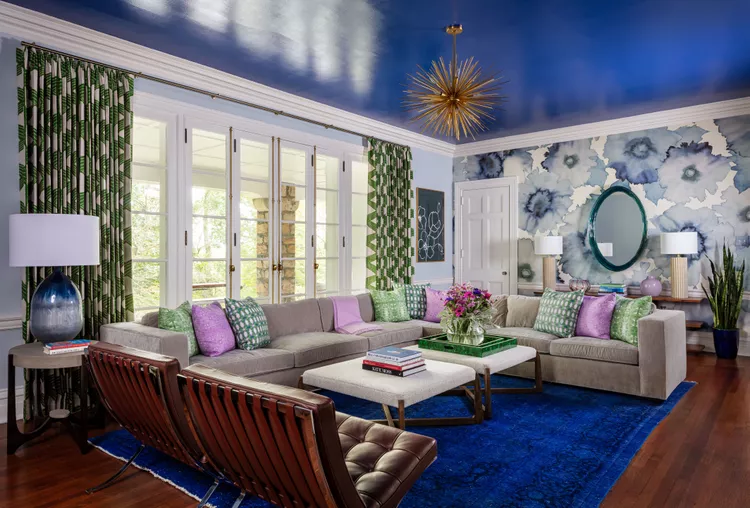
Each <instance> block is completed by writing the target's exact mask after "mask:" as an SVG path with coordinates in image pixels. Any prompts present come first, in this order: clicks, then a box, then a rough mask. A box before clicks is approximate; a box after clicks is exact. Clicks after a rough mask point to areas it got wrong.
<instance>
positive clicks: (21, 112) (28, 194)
mask: <svg viewBox="0 0 750 508" xmlns="http://www.w3.org/2000/svg"><path fill="white" fill-rule="evenodd" d="M16 60H17V66H16V75H17V79H18V137H19V140H18V150H19V180H20V190H21V213H68V214H82V215H95V216H97V217H99V218H100V220H101V232H100V237H101V264H100V265H98V266H86V267H77V266H74V267H65V273H66V274H67V275H68V276H69V277H70V278H71V279H72V280H73V282H74V283H75V284H76V285H77V286H78V289H79V290H80V291H81V297H82V300H83V314H84V325H83V330H82V332H81V337H84V338H97V337H98V335H99V327H100V326H101V325H103V324H106V323H111V322H119V321H129V320H132V319H133V292H132V283H131V277H132V268H131V253H130V187H131V156H132V153H131V152H132V150H131V136H132V135H131V127H132V124H133V109H132V97H133V76H132V75H129V74H126V73H123V72H120V71H116V70H113V69H110V68H107V67H101V66H98V65H93V64H90V63H86V62H81V61H79V60H76V59H73V58H68V57H65V56H61V55H57V54H53V53H49V52H46V51H43V50H40V49H37V48H29V47H24V48H22V49H18V50H17V53H16ZM49 273H51V267H48V268H27V269H26V270H25V273H24V275H23V280H22V283H21V291H22V299H23V303H24V308H25V313H24V317H23V324H22V334H23V337H24V340H25V341H26V342H32V341H33V340H34V338H33V337H32V336H31V334H30V332H29V327H28V320H29V314H30V312H29V302H30V301H31V296H32V295H33V293H34V290H35V289H36V286H37V284H39V283H40V282H41V281H42V280H44V278H45V277H46V276H47V275H48V274H49ZM76 377H77V373H74V374H71V371H70V370H66V371H26V403H25V409H24V415H25V416H26V418H27V419H30V418H34V417H38V416H44V415H45V414H46V413H47V412H48V411H49V410H50V409H54V408H55V407H66V408H69V409H74V408H75V407H76V404H77V403H78V397H77V395H76V394H77V389H75V385H76V384H77V379H76ZM32 401H33V402H34V403H33V404H32Z"/></svg>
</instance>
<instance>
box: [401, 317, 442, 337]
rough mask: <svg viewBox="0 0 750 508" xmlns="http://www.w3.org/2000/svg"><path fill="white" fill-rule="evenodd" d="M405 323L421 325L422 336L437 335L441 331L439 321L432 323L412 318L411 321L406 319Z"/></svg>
mask: <svg viewBox="0 0 750 508" xmlns="http://www.w3.org/2000/svg"><path fill="white" fill-rule="evenodd" d="M407 323H409V324H412V325H419V326H421V327H422V337H427V336H428V335H437V334H439V333H443V329H442V328H441V327H440V323H432V322H430V321H425V320H423V319H412V320H411V321H407Z"/></svg>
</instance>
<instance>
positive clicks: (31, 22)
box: [0, 2, 455, 156]
mask: <svg viewBox="0 0 750 508" xmlns="http://www.w3.org/2000/svg"><path fill="white" fill-rule="evenodd" d="M0 33H2V34H5V35H8V36H10V37H14V38H17V39H19V40H22V41H26V42H34V43H36V44H39V45H43V46H48V47H50V48H54V49H57V50H59V51H64V52H66V53H72V54H74V55H79V56H81V57H83V58H89V59H91V60H98V61H101V62H106V63H109V64H110V65H114V66H118V67H124V68H127V69H132V70H133V71H136V72H143V73H147V74H151V75H153V76H156V77H159V78H163V79H166V80H170V81H175V82H177V83H181V84H183V85H188V86H192V87H195V88H199V89H205V90H209V91H215V92H216V93H217V94H221V95H225V96H228V97H232V98H235V99H240V100H245V101H249V102H253V103H255V104H259V105H261V106H264V107H268V108H272V109H276V110H282V111H284V112H286V113H291V114H294V115H299V116H301V117H304V118H310V119H312V120H316V121H319V122H323V123H327V124H334V125H336V126H338V127H342V128H345V129H349V130H353V131H358V132H364V133H367V134H368V135H370V136H374V137H377V138H380V139H383V140H386V141H392V142H396V143H401V144H406V145H409V146H410V147H412V148H420V149H422V150H427V151H430V152H435V153H438V154H441V155H449V156H452V155H453V152H454V150H455V145H454V144H452V143H447V142H445V141H441V140H438V139H434V138H431V137H429V136H425V135H423V134H419V133H416V132H412V131H409V130H407V129H403V128H400V127H395V126H393V125H389V124H387V123H385V122H381V121H378V120H374V119H371V118H367V117H365V116H362V115H357V114H355V113H350V112H348V111H344V110H342V109H339V108H335V107H333V106H328V105H325V104H322V103H320V102H316V101H313V100H310V99H305V98H303V97H300V96H298V95H293V94H290V93H287V92H282V91H281V90H277V89H275V88H271V87H268V86H265V85H261V84H260V83H256V82H254V81H250V80H248V79H245V78H241V77H238V76H235V75H233V74H229V73H227V72H223V71H219V70H217V69H213V68H211V67H207V66H205V65H201V64H198V63H195V62H191V61H189V60H186V59H184V58H179V57H176V56H172V55H168V54H166V53H163V52H161V51H156V50H153V49H149V48H147V47H145V46H141V45H140V44H135V43H132V42H129V41H126V40H123V39H120V38H117V37H114V36H111V35H107V34H104V33H101V32H97V31H95V30H91V29H89V28H85V27H82V26H80V25H76V24H73V23H69V22H67V21H63V20H61V19H58V18H54V17H52V16H48V15H46V14H42V13H39V12H36V11H32V10H30V9H26V8H24V7H19V6H17V5H12V4H9V3H7V2H0Z"/></svg>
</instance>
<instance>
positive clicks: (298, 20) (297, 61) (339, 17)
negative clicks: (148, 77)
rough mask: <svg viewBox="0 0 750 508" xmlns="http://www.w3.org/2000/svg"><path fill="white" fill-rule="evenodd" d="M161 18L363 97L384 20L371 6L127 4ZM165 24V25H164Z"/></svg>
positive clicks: (148, 0)
mask: <svg viewBox="0 0 750 508" xmlns="http://www.w3.org/2000/svg"><path fill="white" fill-rule="evenodd" d="M125 2H126V3H127V4H128V5H129V6H131V7H133V8H135V9H139V10H144V11H147V12H148V13H151V14H153V15H156V16H160V17H163V18H167V19H169V18H172V19H175V18H177V19H179V18H185V19H187V20H188V21H190V22H191V23H194V24H195V25H196V26H197V27H199V28H202V29H206V30H208V31H210V32H215V33H216V34H217V35H220V36H223V37H227V38H230V39H232V40H233V42H234V43H235V44H236V45H237V46H239V47H240V48H242V49H243V50H245V51H247V53H248V54H250V55H251V56H253V57H255V58H260V59H263V60H269V61H272V60H276V59H279V60H280V61H281V62H283V63H284V65H285V67H286V68H288V69H289V70H292V71H294V72H296V73H299V74H300V75H307V74H309V73H310V74H313V75H314V76H315V78H316V80H317V81H319V82H334V81H339V80H346V81H348V82H349V85H350V88H351V90H352V91H353V92H354V93H355V94H357V95H359V96H362V97H365V96H367V95H368V94H369V93H370V91H371V90H372V86H373V72H374V71H373V69H374V64H375V57H376V49H377V48H376V44H377V38H378V31H379V29H380V26H381V14H380V13H379V12H378V11H377V10H376V9H375V8H374V7H373V6H371V5H370V4H369V3H368V1H367V0H317V1H315V2H311V1H309V0H180V1H176V0H125ZM165 21H166V19H165Z"/></svg>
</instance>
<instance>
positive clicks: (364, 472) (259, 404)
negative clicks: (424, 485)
mask: <svg viewBox="0 0 750 508" xmlns="http://www.w3.org/2000/svg"><path fill="white" fill-rule="evenodd" d="M179 379H180V388H181V390H182V394H183V398H184V400H185V403H186V406H187V408H188V413H189V415H190V419H191V421H192V424H193V430H194V431H195V433H196V436H197V437H198V440H199V442H200V445H201V446H202V447H203V449H204V452H205V454H206V456H207V457H208V458H209V460H210V461H211V462H212V464H213V466H214V467H215V468H216V470H217V471H219V472H220V473H221V475H222V476H223V477H224V478H226V479H228V480H230V481H231V482H232V483H234V484H235V485H236V486H237V487H239V488H240V489H241V490H242V493H241V494H240V498H239V499H238V500H237V503H236V504H235V506H238V505H239V502H240V501H241V500H242V497H243V496H244V495H245V493H250V494H253V495H256V496H258V497H260V498H263V499H265V500H267V501H270V502H271V503H273V504H276V505H280V506H285V507H287V506H289V507H291V506H300V507H302V506H304V507H318V506H320V507H368V508H369V507H377V508H381V507H395V506H397V505H398V504H399V502H400V501H401V499H402V498H403V497H404V495H406V493H407V492H408V491H409V489H410V488H411V486H412V485H413V484H414V482H415V481H416V480H417V479H418V478H419V477H420V476H421V475H422V473H423V472H424V470H425V469H427V467H428V466H429V465H430V464H431V463H432V461H433V460H435V457H436V455H437V445H436V443H435V440H434V439H432V438H430V437H426V436H420V435H418V434H413V433H411V432H406V431H402V430H399V429H396V428H392V427H387V426H385V425H380V424H377V423H373V422H370V421H367V420H362V419H360V418H354V417H352V416H347V415H345V414H342V413H337V412H336V410H335V408H334V405H333V401H331V399H329V398H328V397H324V396H322V395H318V394H315V393H311V392H307V391H304V390H300V389H297V388H290V387H286V386H279V385H273V384H269V383H261V382H257V381H251V380H249V379H245V378H241V377H238V376H234V375H231V374H227V373H224V372H222V371H219V370H215V369H212V368H209V367H205V366H202V365H194V366H191V367H189V368H187V369H184V370H183V371H182V373H181V375H180V376H179Z"/></svg>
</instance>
